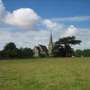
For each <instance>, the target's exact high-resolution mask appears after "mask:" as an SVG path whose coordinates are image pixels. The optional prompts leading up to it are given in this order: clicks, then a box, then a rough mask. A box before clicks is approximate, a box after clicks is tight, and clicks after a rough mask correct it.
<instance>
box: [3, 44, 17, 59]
mask: <svg viewBox="0 0 90 90" xmlns="http://www.w3.org/2000/svg"><path fill="white" fill-rule="evenodd" d="M2 53H3V57H4V58H15V57H16V56H17V48H16V45H15V44H14V43H13V42H10V43H7V44H6V45H5V47H4V49H3V51H2Z"/></svg>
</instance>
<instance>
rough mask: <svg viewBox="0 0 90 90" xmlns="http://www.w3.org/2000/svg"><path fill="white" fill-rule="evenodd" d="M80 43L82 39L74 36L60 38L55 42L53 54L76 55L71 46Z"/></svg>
mask: <svg viewBox="0 0 90 90" xmlns="http://www.w3.org/2000/svg"><path fill="white" fill-rule="evenodd" d="M80 43H81V40H76V38H75V37H74V36H72V37H64V38H60V39H59V40H58V41H56V42H55V45H54V48H53V55H54V56H64V57H71V56H73V55H74V51H73V49H72V48H71V45H76V44H80Z"/></svg>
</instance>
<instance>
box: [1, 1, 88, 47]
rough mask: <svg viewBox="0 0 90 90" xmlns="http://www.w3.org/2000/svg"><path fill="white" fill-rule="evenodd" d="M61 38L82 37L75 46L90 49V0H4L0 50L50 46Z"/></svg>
mask: <svg viewBox="0 0 90 90" xmlns="http://www.w3.org/2000/svg"><path fill="white" fill-rule="evenodd" d="M51 32H52V34H53V41H54V42H55V41H56V40H58V39H59V38H61V37H66V36H76V38H77V39H80V40H82V43H81V44H80V45H76V46H75V48H80V49H87V48H90V0H0V49H3V47H4V46H5V44H6V43H8V42H14V43H15V44H16V45H17V47H18V48H20V47H31V48H33V47H34V46H35V45H38V44H44V45H46V46H47V45H48V42H49V37H50V33H51Z"/></svg>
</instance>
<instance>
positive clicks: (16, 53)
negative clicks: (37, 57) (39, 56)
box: [0, 42, 33, 59]
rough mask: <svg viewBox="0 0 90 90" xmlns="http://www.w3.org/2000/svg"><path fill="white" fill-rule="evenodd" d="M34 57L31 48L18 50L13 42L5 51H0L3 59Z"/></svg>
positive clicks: (6, 46) (7, 45)
mask: <svg viewBox="0 0 90 90" xmlns="http://www.w3.org/2000/svg"><path fill="white" fill-rule="evenodd" d="M30 57H33V51H32V49H30V48H21V49H18V48H16V45H15V44H14V43H13V42H10V43H8V44H6V45H5V47H4V49H3V50H2V51H0V58H1V59H9V58H30Z"/></svg>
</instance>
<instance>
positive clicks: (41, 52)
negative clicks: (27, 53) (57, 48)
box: [33, 33, 53, 57]
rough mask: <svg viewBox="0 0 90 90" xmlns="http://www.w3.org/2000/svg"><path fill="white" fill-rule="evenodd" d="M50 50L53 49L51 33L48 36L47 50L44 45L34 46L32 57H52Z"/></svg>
mask: <svg viewBox="0 0 90 90" xmlns="http://www.w3.org/2000/svg"><path fill="white" fill-rule="evenodd" d="M52 49H53V39H52V33H51V34H50V38H49V43H48V48H47V47H46V46H44V45H40V44H39V45H38V46H35V47H34V49H33V52H34V57H47V56H52Z"/></svg>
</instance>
